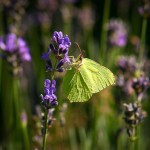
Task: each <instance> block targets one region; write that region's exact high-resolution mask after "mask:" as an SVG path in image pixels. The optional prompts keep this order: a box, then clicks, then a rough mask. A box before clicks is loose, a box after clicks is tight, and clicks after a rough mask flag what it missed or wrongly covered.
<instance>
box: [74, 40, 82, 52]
mask: <svg viewBox="0 0 150 150" xmlns="http://www.w3.org/2000/svg"><path fill="white" fill-rule="evenodd" d="M74 43H75V44H76V45H77V46H78V48H79V50H80V53H81V54H83V53H82V51H81V48H80V46H79V44H78V43H77V42H74Z"/></svg>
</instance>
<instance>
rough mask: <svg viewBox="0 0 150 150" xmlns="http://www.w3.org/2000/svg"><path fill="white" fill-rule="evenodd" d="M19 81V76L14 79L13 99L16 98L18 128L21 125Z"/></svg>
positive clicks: (15, 107)
mask: <svg viewBox="0 0 150 150" xmlns="http://www.w3.org/2000/svg"><path fill="white" fill-rule="evenodd" d="M18 84H19V81H18V79H17V78H14V79H13V100H14V110H15V119H16V126H17V127H16V128H18V126H19V125H20V121H19V120H20V103H19V92H18V91H19V87H18V86H19V85H18Z"/></svg>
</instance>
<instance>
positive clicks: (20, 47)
mask: <svg viewBox="0 0 150 150" xmlns="http://www.w3.org/2000/svg"><path fill="white" fill-rule="evenodd" d="M0 48H1V49H2V51H1V52H0V56H1V58H2V59H3V60H4V61H6V62H7V63H8V65H9V71H10V73H11V75H12V77H13V78H12V81H13V87H12V90H13V106H14V112H15V115H14V118H13V119H14V120H15V122H14V123H15V131H16V133H15V135H16V136H18V135H19V136H20V135H21V133H20V132H18V131H19V130H20V127H21V131H22V132H23V142H24V146H25V147H26V148H27V149H29V147H30V146H29V139H28V133H27V130H26V127H27V126H26V123H24V121H25V119H23V118H22V115H21V112H22V108H23V106H22V104H21V103H22V102H21V100H20V99H21V98H20V85H19V77H21V76H22V75H23V62H25V61H31V56H30V53H29V48H28V46H27V44H26V42H25V41H24V40H23V39H22V37H17V36H16V35H15V34H13V33H10V34H8V35H6V39H5V38H3V37H0ZM11 113H13V112H11ZM24 116H25V115H24ZM24 118H26V117H24ZM22 119H23V120H22Z"/></svg>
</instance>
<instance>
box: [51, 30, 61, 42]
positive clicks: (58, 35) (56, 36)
mask: <svg viewBox="0 0 150 150" xmlns="http://www.w3.org/2000/svg"><path fill="white" fill-rule="evenodd" d="M61 38H63V33H62V32H61V31H60V32H57V31H55V32H54V34H53V37H52V39H51V40H52V41H53V42H54V43H58V42H59V40H60V39H61Z"/></svg>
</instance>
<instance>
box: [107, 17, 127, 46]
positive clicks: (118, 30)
mask: <svg viewBox="0 0 150 150" xmlns="http://www.w3.org/2000/svg"><path fill="white" fill-rule="evenodd" d="M106 30H107V31H108V42H109V44H110V45H112V46H119V47H123V46H125V45H126V43H127V27H126V25H125V24H124V23H123V22H122V21H121V20H114V19H112V20H110V21H109V23H108V24H107V25H106Z"/></svg>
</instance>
